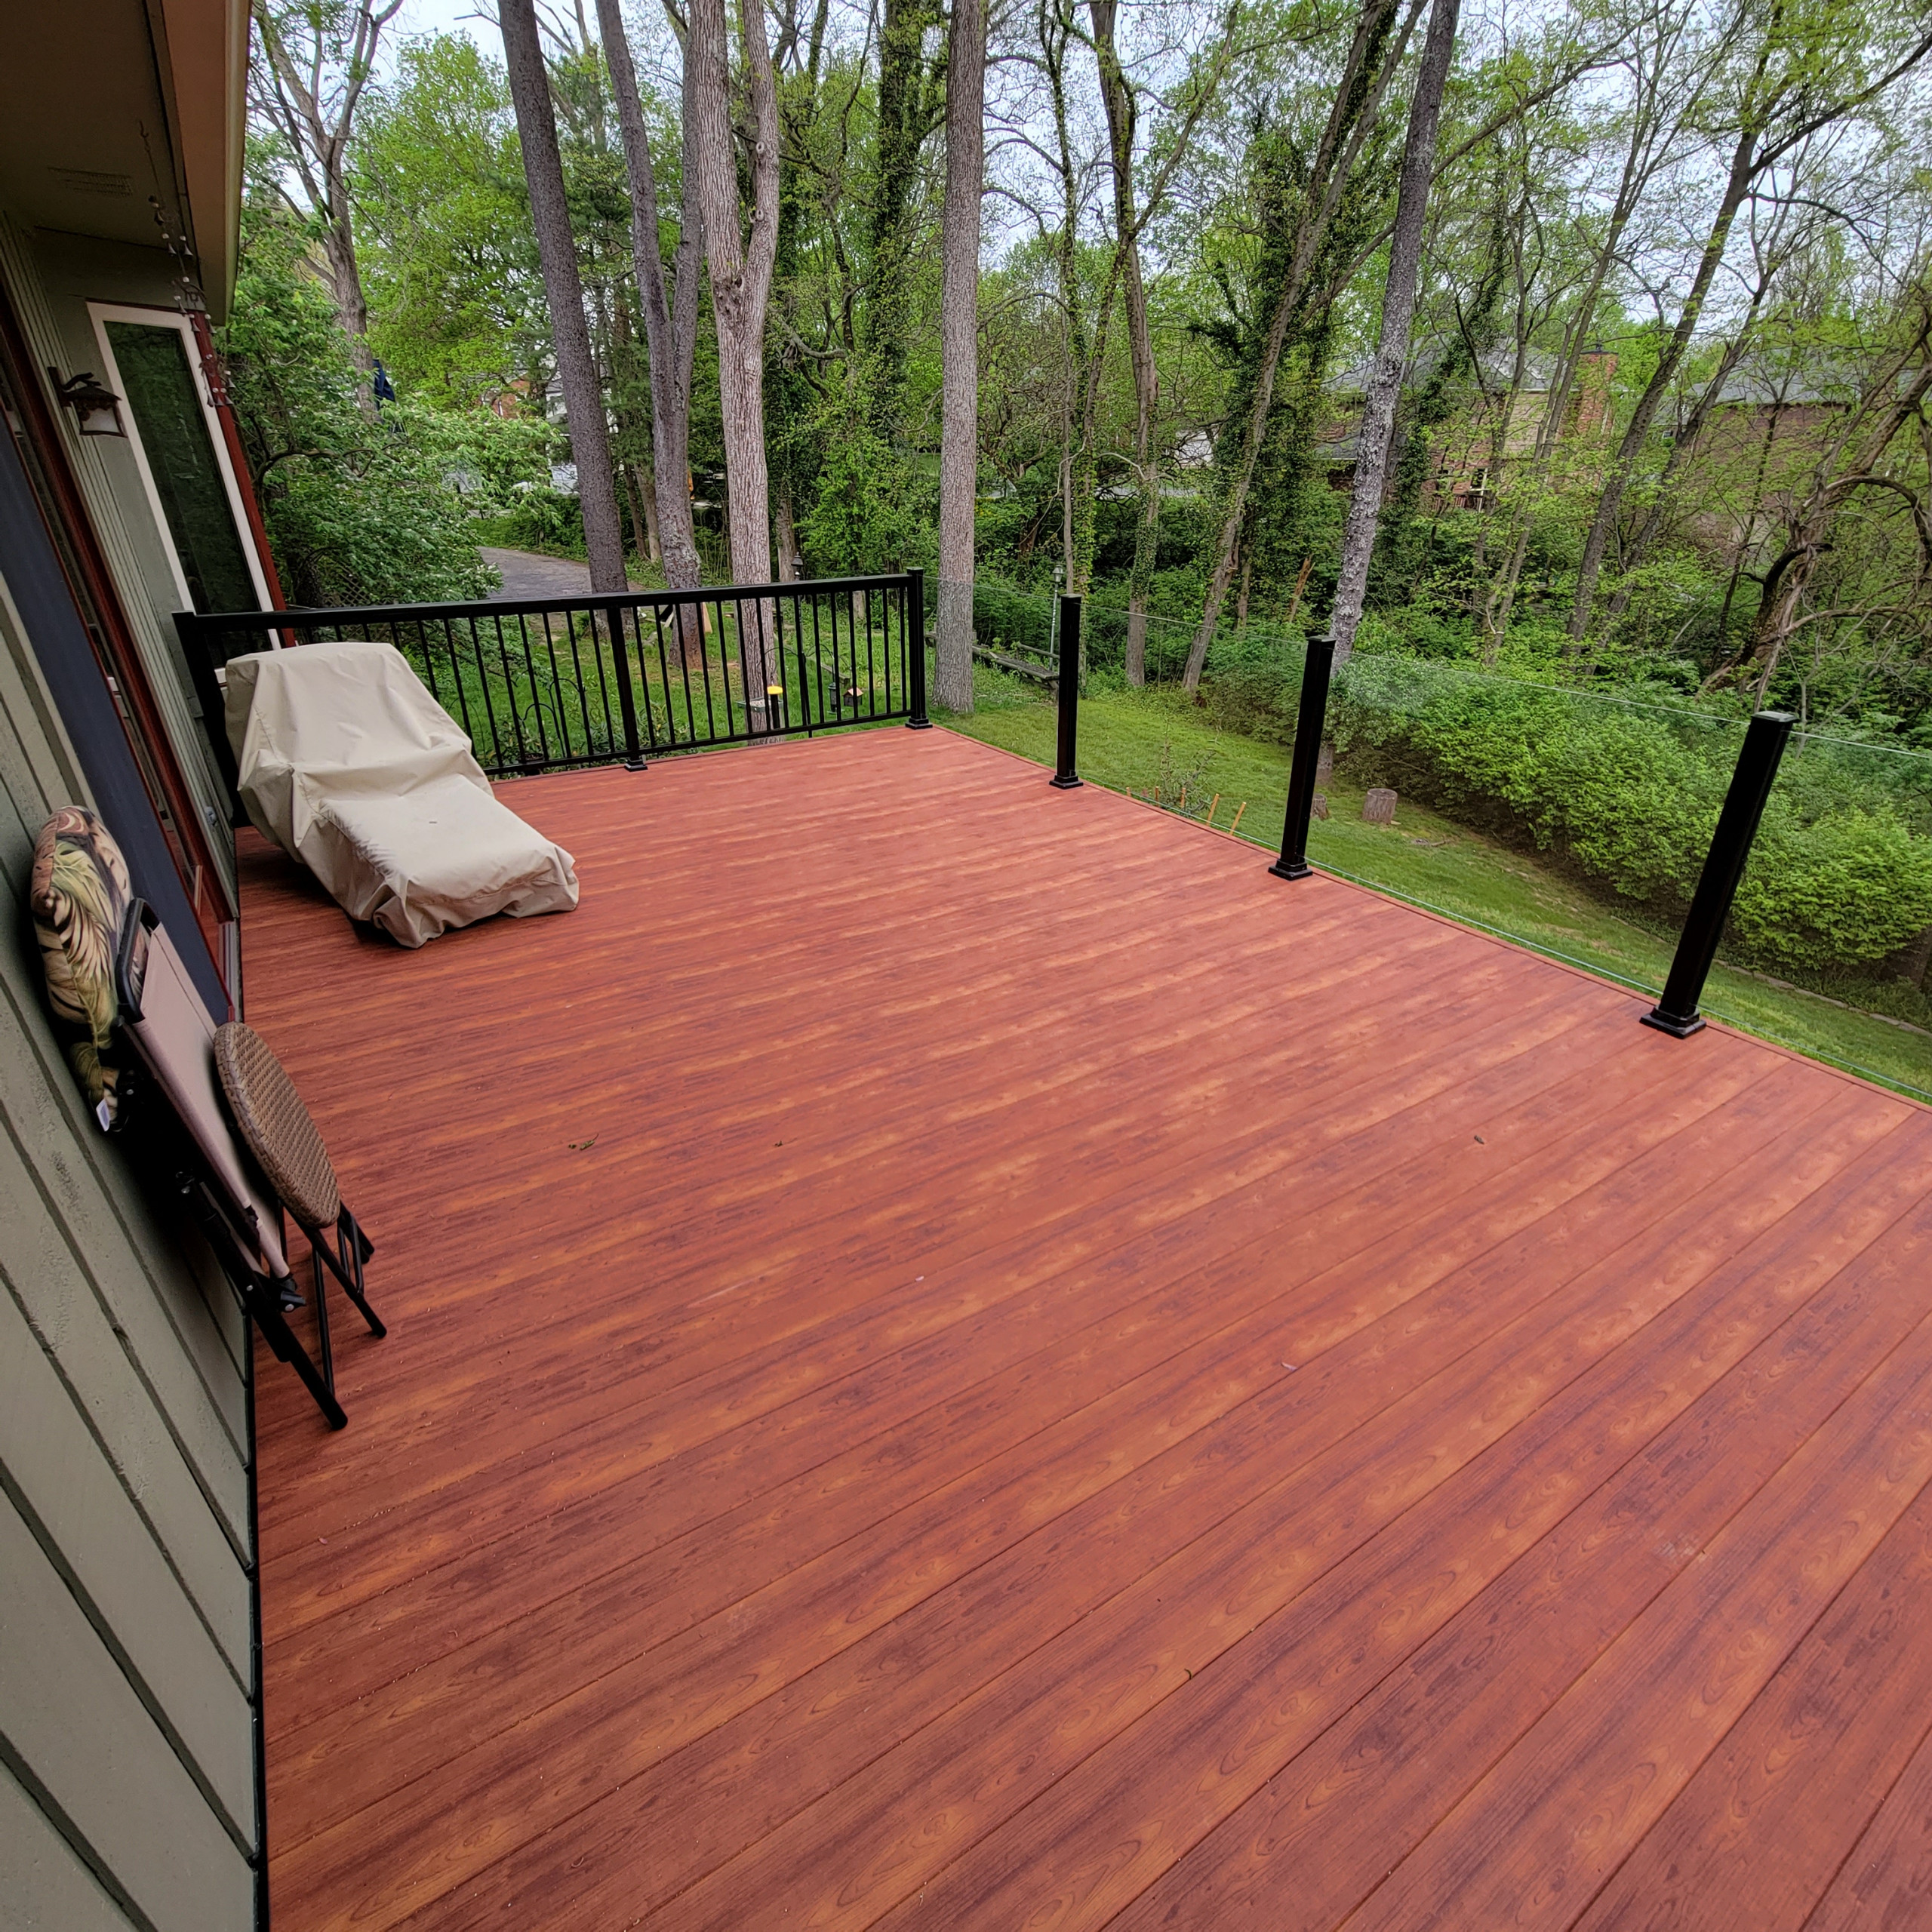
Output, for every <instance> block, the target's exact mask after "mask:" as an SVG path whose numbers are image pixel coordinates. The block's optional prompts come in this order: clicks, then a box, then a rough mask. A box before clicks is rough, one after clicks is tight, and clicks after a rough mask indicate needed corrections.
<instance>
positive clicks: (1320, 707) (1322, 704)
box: [1268, 631, 1335, 878]
mask: <svg viewBox="0 0 1932 1932" xmlns="http://www.w3.org/2000/svg"><path fill="white" fill-rule="evenodd" d="M1334 668H1335V640H1334V636H1333V635H1331V633H1330V632H1327V631H1318V632H1316V633H1315V635H1314V636H1313V637H1312V638H1309V641H1308V655H1307V657H1306V660H1305V661H1304V662H1303V666H1302V672H1301V708H1300V710H1299V711H1298V712H1297V713H1296V715H1295V755H1294V763H1293V764H1291V765H1290V766H1289V768H1288V811H1287V817H1286V818H1285V819H1284V820H1283V821H1282V825H1281V857H1279V858H1278V859H1277V860H1275V863H1273V864H1272V866H1269V868H1268V869H1269V871H1270V872H1272V873H1273V874H1274V875H1275V877H1276V878H1307V877H1308V876H1309V872H1310V871H1311V869H1312V868H1311V867H1310V866H1309V863H1308V822H1309V817H1310V816H1311V815H1312V813H1313V811H1314V810H1315V773H1316V768H1317V767H1318V764H1319V763H1320V761H1321V733H1322V729H1323V728H1324V725H1325V724H1327V721H1328V680H1329V678H1330V677H1331V675H1332V674H1333V672H1334Z"/></svg>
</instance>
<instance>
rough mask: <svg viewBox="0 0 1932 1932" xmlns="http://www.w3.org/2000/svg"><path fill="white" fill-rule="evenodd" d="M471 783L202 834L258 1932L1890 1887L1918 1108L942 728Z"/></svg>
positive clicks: (1717, 1907)
mask: <svg viewBox="0 0 1932 1932" xmlns="http://www.w3.org/2000/svg"><path fill="white" fill-rule="evenodd" d="M506 796H507V797H508V798H509V800H510V801H511V802H512V804H514V805H515V807H516V808H517V809H518V810H519V811H522V812H523V813H524V814H525V815H526V816H528V817H529V818H531V820H533V821H534V823H537V824H538V825H539V826H541V827H542V828H543V829H544V830H545V831H546V832H548V833H549V834H550V835H552V836H553V837H555V838H558V839H559V840H560V841H561V842H563V843H564V844H566V845H567V846H568V847H569V848H571V850H572V851H574V853H575V854H577V863H578V866H579V869H580V874H581V876H582V878H583V905H582V906H581V907H580V909H579V910H578V911H577V912H575V913H574V914H571V915H568V916H566V917H561V918H555V917H553V918H544V919H539V920H533V921H528V922H517V921H504V920H499V921H493V922H491V923H490V924H487V925H485V926H482V927H479V928H473V929H472V930H470V931H466V932H463V933H460V934H454V935H451V936H450V937H446V938H445V939H443V940H439V941H438V942H437V943H435V944H433V945H432V946H429V947H427V948H426V949H423V951H421V952H415V953H405V952H400V951H398V950H396V949H394V948H393V947H392V946H389V944H388V943H387V942H386V941H383V942H380V943H379V942H377V941H374V940H371V939H369V938H368V937H361V936H358V934H356V933H355V931H353V930H352V928H350V927H349V924H348V923H347V922H346V921H344V920H343V918H341V916H340V914H338V913H337V912H336V911H335V910H334V909H333V907H331V906H330V905H329V904H328V903H327V902H326V901H325V900H321V898H320V897H318V894H317V892H316V891H315V889H314V888H312V887H310V886H308V885H307V884H305V883H304V882H303V881H302V880H301V879H300V878H299V877H298V876H297V875H296V874H295V873H294V871H293V870H292V869H291V868H289V867H288V866H287V865H286V864H285V862H283V861H282V860H281V859H280V858H279V857H278V856H276V855H274V854H272V853H271V852H269V850H268V848H266V847H265V846H263V845H262V844H260V841H247V851H246V853H245V872H246V898H245V937H246V960H245V964H246V985H247V988H248V998H249V1011H250V1017H251V1019H252V1020H254V1023H255V1024H256V1025H257V1026H259V1027H260V1029H262V1031H263V1032H264V1033H265V1034H266V1035H267V1036H268V1038H269V1040H270V1041H272V1042H273V1044H275V1047H276V1048H278V1051H280V1052H281V1054H282V1055H283V1056H284V1057H285V1060H286V1061H287V1062H288V1065H289V1066H290V1068H291V1070H292V1071H293V1072H294V1074H295V1075H296V1077H297V1080H298V1081H299V1082H300V1084H301V1086H302V1087H303V1090H304V1091H305V1093H306V1094H307V1095H308V1097H309V1100H310V1103H311V1105H312V1108H313V1110H314V1112H315V1114H316V1115H317V1118H318V1120H319V1121H320V1122H321V1126H322V1128H323V1131H324V1132H325V1134H326V1136H327V1137H328V1140H329V1141H330V1143H331V1147H332V1149H334V1153H335V1156H336V1159H337V1165H338V1167H339V1168H340V1171H341V1173H342V1175H343V1186H344V1191H345V1194H346V1197H347V1198H348V1199H349V1201H350V1203H351V1204H352V1206H354V1207H355V1208H356V1210H357V1211H358V1213H359V1214H361V1216H362V1217H363V1219H364V1220H365V1222H366V1223H367V1224H368V1226H369V1228H370V1229H371V1231H372V1232H374V1235H375V1236H376V1238H377V1241H378V1243H379V1251H378V1253H377V1257H376V1259H375V1261H374V1263H373V1265H372V1268H371V1292H372V1294H374V1296H376V1297H377V1298H378V1305H379V1306H380V1308H381V1309H383V1312H385V1313H386V1315H388V1316H389V1319H390V1321H391V1324H392V1334H391V1335H390V1337H389V1339H388V1340H386V1341H382V1342H376V1341H374V1340H370V1339H368V1338H367V1337H358V1336H356V1335H355V1334H351V1333H350V1332H349V1323H348V1321H347V1319H346V1317H345V1318H343V1321H342V1322H341V1325H340V1329H339V1331H338V1332H339V1333H340V1335H341V1336H342V1337H343V1340H342V1342H341V1344H340V1349H339V1367H340V1378H341V1386H342V1390H343V1395H344V1398H345V1400H346V1403H347V1405H348V1407H349V1415H350V1426H349V1429H347V1430H346V1432H343V1433H342V1434H340V1435H330V1434H328V1432H327V1431H326V1430H325V1429H323V1428H322V1427H321V1424H320V1423H319V1421H318V1419H317V1417H316V1416H315V1411H313V1409H312V1407H310V1406H309V1404H308V1403H307V1401H306V1398H305V1397H303V1395H302V1393H301V1392H300V1389H299V1387H298V1386H297V1384H296V1383H295V1382H294V1379H293V1378H292V1377H291V1376H289V1375H288V1374H287V1373H286V1371H281V1370H279V1369H278V1368H277V1367H275V1364H273V1363H272V1362H271V1361H267V1360H266V1358H264V1359H263V1362H262V1365H261V1371H262V1372H261V1374H260V1397H259V1414H260V1438H259V1439H260V1522H261V1537H262V1546H263V1620H264V1632H265V1642H266V1671H267V1727H268V1752H269V1790H270V1812H269V1830H270V1843H271V1847H272V1886H273V1907H274V1912H275V1927H276V1932H311V1928H321V1927H346V1926H354V1927H358V1928H366V1927H390V1926H401V1925H408V1926H411V1927H438V1928H451V1927H503V1928H509V1927H515V1928H517V1929H518V1932H531V1928H540V1927H568V1928H571V1932H602V1928H605V1927H611V1928H616V1927H626V1926H631V1925H636V1924H648V1925H650V1926H651V1927H654V1928H665V1932H669V1928H673V1927H676V1928H685V1927H718V1928H731V1932H763V1928H765V1927H799V1926H806V1925H811V1926H828V1927H829V1926H839V1927H857V1926H866V1925H881V1926H886V1927H933V1928H941V1929H942V1932H952V1928H958V1927H986V1928H1001V1932H1004V1928H1008V1927H1021V1926H1025V1927H1029V1928H1041V1927H1098V1926H1102V1925H1106V1926H1112V1927H1116V1928H1121V1932H1125V1929H1126V1928H1135V1929H1136V1932H1140V1928H1148V1927H1155V1926H1162V1927H1172V1926H1185V1927H1213V1928H1215V1932H1223V1929H1224V1928H1228V1927H1257V1928H1266V1932H1295V1928H1304V1927H1305V1928H1309V1932H1315V1928H1321V1927H1334V1926H1340V1925H1343V1924H1346V1925H1347V1926H1348V1927H1350V1928H1351V1932H1366V1928H1369V1927H1385V1928H1392V1932H1395V1929H1399V1932H1407V1929H1408V1928H1412V1927H1422V1926H1425V1925H1427V1926H1451V1925H1454V1926H1459V1927H1471V1928H1481V1932H1489V1928H1493V1927H1499V1926H1501V1925H1503V1924H1509V1925H1510V1926H1512V1927H1517V1926H1531V1927H1571V1926H1577V1927H1588V1928H1590V1932H1608V1928H1610V1927H1628V1928H1632V1932H1639V1929H1641V1932H1654V1928H1658V1927H1666V1926H1670V1927H1693V1926H1695V1927H1748V1928H1750V1932H1770V1928H1773V1927H1798V1926H1806V1927H1811V1928H1813V1932H1826V1928H1839V1927H1860V1928H1867V1929H1868V1932H1876V1928H1880V1927H1894V1926H1898V1927H1903V1926H1905V1925H1906V1924H1913V1925H1922V1924H1926V1923H1927V1922H1928V1921H1932V1487H1928V1478H1932V1112H1927V1110H1925V1109H1921V1108H1918V1107H1916V1106H1913V1105H1912V1104H1910V1103H1908V1102H1906V1101H1904V1100H1900V1099H1898V1098H1897V1097H1893V1096H1891V1095H1889V1094H1885V1093H1882V1092H1881V1091H1878V1090H1876V1089H1875V1088H1871V1087H1869V1086H1866V1085H1863V1084H1860V1083H1858V1082H1857V1081H1853V1080H1850V1079H1849V1078H1844V1077H1841V1076H1840V1075H1838V1074H1836V1073H1834V1072H1830V1071H1828V1070H1826V1069H1823V1068H1821V1067H1819V1066H1815V1065H1813V1064H1810V1063H1807V1062H1804V1061H1801V1060H1797V1059H1795V1058H1792V1057H1789V1056H1788V1055H1786V1054H1781V1053H1780V1052H1777V1051H1774V1050H1772V1049H1771V1048H1768V1047H1766V1046H1764V1045H1761V1044H1757V1043H1755V1042H1754V1041H1749V1040H1747V1039H1745V1038H1740V1037H1739V1036H1737V1035H1731V1034H1728V1033H1726V1032H1723V1031H1721V1030H1720V1029H1716V1028H1712V1029H1710V1030H1709V1032H1706V1033H1705V1034H1703V1035H1700V1037H1699V1038H1697V1039H1695V1040H1694V1041H1690V1042H1687V1043H1680V1042H1678V1041H1674V1040H1670V1039H1668V1038H1665V1037H1663V1035H1660V1034H1657V1033H1654V1032H1650V1031H1648V1030H1647V1029H1644V1028H1641V1027H1640V1026H1638V1024H1637V1015H1638V1011H1640V1003H1639V1002H1638V1000H1637V999H1636V998H1635V997H1634V996H1632V995H1628V994H1626V993H1625V992H1621V991H1619V990H1617V989H1614V988H1611V987H1609V986H1605V985H1602V984H1600V983H1597V982H1595V981H1594V980H1590V979H1589V978H1587V977H1584V976H1583V975H1582V974H1578V973H1576V972H1573V971H1569V970H1567V969H1565V968H1561V967H1559V966H1557V965H1554V964H1549V963H1548V962H1546V961H1542V960H1540V959H1538V958H1534V957H1532V956H1531V955H1527V954H1525V953H1524V952H1519V951H1516V950H1515V949H1512V948H1510V947H1509V946H1504V945H1503V944H1500V943H1497V942H1494V941H1492V940H1488V939H1486V938H1484V937H1480V936H1478V935H1476V934H1472V933H1469V932H1467V931H1463V930H1462V929H1460V928H1457V927H1455V926H1454V925H1451V924H1447V923H1445V922H1444V921H1441V920H1438V919H1435V918H1430V917H1429V916H1426V915H1423V914H1421V913H1419V912H1414V911H1412V910H1411V909H1407V908H1405V907H1403V906H1398V905H1395V904H1393V903H1389V902H1388V901H1386V900H1381V899H1379V898H1377V897H1375V896H1374V895H1373V894H1369V893H1367V892H1365V891H1360V890H1358V889H1357V888H1354V887H1352V886H1349V885H1348V884H1343V883H1341V882H1339V881H1333V880H1329V879H1319V878H1318V879H1315V880H1311V881H1306V882H1305V883H1303V884H1300V885H1296V886H1287V885H1284V884H1281V882H1280V881H1277V880H1275V879H1273V878H1270V877H1269V876H1268V875H1267V873H1266V870H1265V859H1264V856H1263V855H1262V854H1259V853H1257V851H1255V850H1254V848H1251V847H1248V846H1244V845H1240V844H1235V843H1233V842H1232V841H1229V840H1227V839H1225V838H1221V837H1220V836H1217V835H1214V834H1213V833H1211V832H1206V831H1204V830H1202V829H1200V828H1198V827H1196V826H1190V825H1186V824H1183V823H1180V822H1178V821H1177V820H1174V819H1173V818H1171V817H1163V816H1161V815H1160V814H1157V813H1156V812H1155V811H1152V809H1151V808H1147V807H1144V806H1141V805H1138V804H1134V803H1133V802H1132V801H1128V800H1126V799H1123V798H1118V797H1117V796H1114V795H1109V794H1107V793H1105V792H1101V791H1100V790H1098V789H1094V788H1091V787H1089V788H1088V789H1084V790H1082V791H1078V792H1072V793H1065V794H1062V793H1057V792H1053V791H1051V789H1049V788H1048V786H1047V785H1046V783H1045V782H1044V774H1043V773H1041V771H1038V769H1037V768H1034V767H1032V766H1029V765H1025V764H1020V763H1019V762H1018V761H1015V760H1013V759H1011V758H1008V757H1007V756H1005V755H1004V754H1001V753H1000V752H995V751H992V750H989V749H986V748H985V747H983V746H979V745H977V744H974V743H971V742H969V741H968V740H962V739H960V738H958V737H953V736H952V735H950V734H946V733H945V732H943V731H934V732H931V733H928V734H912V733H907V732H904V731H897V730H894V731H884V732H876V733H872V734H866V735H863V736H858V737H847V738H844V739H843V740H832V741H829V742H825V741H822V742H820V743H809V744H808V743H791V744H787V745H785V746H777V747H765V748H760V749H756V750H752V751H741V752H731V753H726V754H721V755H714V756H708V757H703V758H691V759H687V760H685V761H681V762H675V763H666V764H658V765H656V766H654V768H652V770H651V771H649V772H648V773H647V774H642V775H636V774H626V773H624V772H621V771H609V772H598V773H592V774H583V775H580V776H573V777H558V778H550V779H544V780H531V781H527V782H525V783H523V784H521V785H519V786H514V787H510V788H508V789H507V790H506ZM1392 835H1394V834H1392Z"/></svg>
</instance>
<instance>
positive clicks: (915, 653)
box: [906, 570, 933, 731]
mask: <svg viewBox="0 0 1932 1932" xmlns="http://www.w3.org/2000/svg"><path fill="white" fill-rule="evenodd" d="M906 691H907V692H908V693H909V694H910V695H909V703H910V708H911V712H912V715H910V716H909V718H907V719H906V730H907V731H931V729H932V728H933V721H932V720H931V718H928V716H927V715H926V574H925V572H924V571H922V570H918V571H907V572H906Z"/></svg>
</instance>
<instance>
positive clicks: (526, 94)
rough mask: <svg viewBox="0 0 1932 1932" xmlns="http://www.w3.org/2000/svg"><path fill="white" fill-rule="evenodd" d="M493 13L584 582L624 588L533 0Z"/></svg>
mask: <svg viewBox="0 0 1932 1932" xmlns="http://www.w3.org/2000/svg"><path fill="white" fill-rule="evenodd" d="M499 11H500V14H501V17H502V23H503V56H504V60H505V62H506V65H507V66H508V68H509V80H510V98H511V99H512V101H513V102H514V103H515V106H516V125H517V135H518V140H520V141H521V143H522V147H523V171H524V178H525V181H526V182H527V183H528V185H529V189H530V212H531V220H533V222H534V223H535V226H536V229H537V252H538V254H539V255H540V257H541V258H542V261H543V287H544V291H545V293H546V294H547V295H548V296H549V302H550V328H551V333H552V340H553V343H554V345H555V352H556V358H557V377H558V381H559V382H560V383H561V385H562V386H563V392H564V416H565V422H566V424H567V426H568V429H569V432H570V438H571V457H572V459H573V460H574V462H575V463H576V465H577V500H578V501H579V503H581V504H582V506H583V539H584V544H585V547H586V549H587V550H588V551H589V555H590V587H591V589H592V590H599V591H609V590H624V589H629V583H630V580H629V577H627V576H626V574H625V570H624V538H623V527H622V525H620V522H619V521H618V516H617V486H616V485H615V483H614V481H613V479H612V476H611V441H610V429H609V425H608V422H607V420H605V405H604V388H603V384H602V382H601V380H600V378H599V377H598V370H597V364H596V361H595V358H593V357H592V355H591V352H590V330H589V325H588V324H587V323H586V321H585V319H584V312H583V281H582V278H580V276H579V275H578V273H577V241H576V237H575V236H574V235H573V234H572V232H571V214H570V204H569V202H568V200H567V199H566V198H565V194H564V164H563V158H562V156H561V155H560V154H559V152H558V148H557V122H556V117H555V113H554V112H553V111H552V107H551V103H550V83H549V75H548V74H547V72H546V70H545V67H544V62H543V44H542V42H541V41H540V39H539V38H538V35H537V10H536V6H535V4H534V0H501V5H500V10H499Z"/></svg>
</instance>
